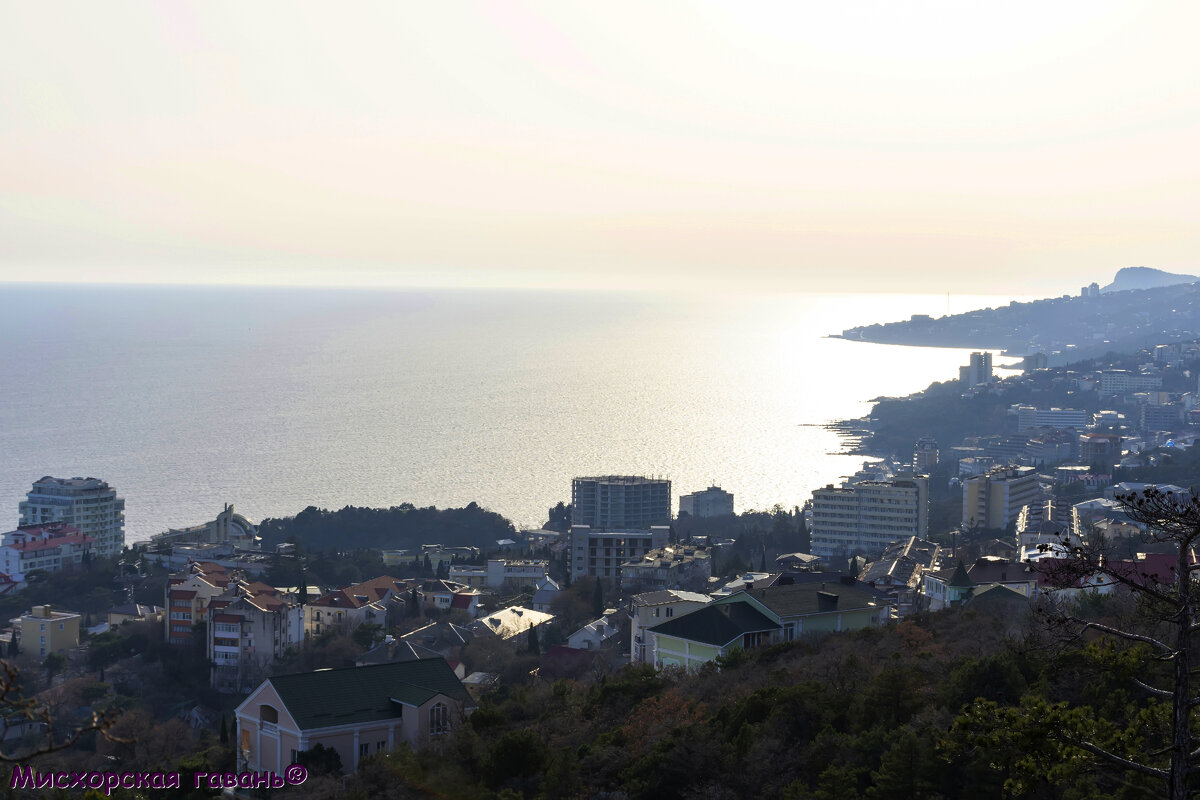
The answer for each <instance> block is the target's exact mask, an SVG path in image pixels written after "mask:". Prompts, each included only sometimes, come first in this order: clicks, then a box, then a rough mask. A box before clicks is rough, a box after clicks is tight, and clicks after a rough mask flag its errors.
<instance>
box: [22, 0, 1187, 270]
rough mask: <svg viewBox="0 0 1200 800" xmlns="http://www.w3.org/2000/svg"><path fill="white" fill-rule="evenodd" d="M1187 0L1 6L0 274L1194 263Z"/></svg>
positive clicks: (1174, 266) (1172, 266) (1177, 266)
mask: <svg viewBox="0 0 1200 800" xmlns="http://www.w3.org/2000/svg"><path fill="white" fill-rule="evenodd" d="M1197 30H1200V4H1197V3H1194V2H1178V3H1176V2H1154V3H1147V2H1103V0H1089V1H1088V2H1081V3H1067V2H1045V0H1039V2H996V0H988V2H966V1H965V0H953V1H950V2H919V1H918V0H903V1H899V0H890V2H855V1H854V0H845V1H844V2H830V0H822V2H797V1H796V0H792V2H785V3H766V2H749V1H748V0H734V1H732V2H713V3H705V2H646V0H640V1H639V2H604V3H598V2H592V3H575V2H563V0H550V1H549V2H544V3H533V2H526V3H508V2H472V3H465V2H452V1H450V2H448V1H446V0H435V1H434V2H410V3H403V2H385V3H319V4H314V3H296V2H286V3H267V2H253V3H244V2H203V3H194V4H185V3H177V2H144V0H139V2H136V3H133V2H128V3H127V2H113V1H112V0H105V2H94V0H90V1H89V2H75V3H68V2H36V1H35V2H29V1H28V0H3V2H2V3H0V280H6V281H12V280H21V281H24V280H54V281H61V280H65V281H73V280H111V281H132V282H154V283H174V282H187V283H191V282H238V283H286V284H327V283H358V284H367V285H377V284H379V285H449V286H460V285H470V286H522V287H524V286H568V287H569V286H601V287H615V288H628V287H633V288H637V287H646V288H655V289H660V288H665V287H674V286H693V287H705V288H721V287H725V286H730V285H745V286H748V287H750V288H754V289H771V288H778V289H798V288H817V289H842V290H846V289H850V290H859V289H862V290H866V289H874V290H901V291H954V292H989V293H1010V292H1011V293H1018V292H1032V293H1062V292H1066V291H1070V292H1075V291H1077V289H1078V287H1079V285H1080V284H1082V283H1088V282H1090V281H1092V280H1098V281H1100V282H1101V283H1104V282H1107V281H1108V280H1111V277H1112V274H1113V272H1115V270H1116V269H1118V268H1119V267H1122V266H1131V265H1146V266H1154V267H1159V268H1161V269H1166V270H1169V271H1173V272H1189V273H1192V272H1200V263H1198V259H1197V254H1198V253H1200V249H1198V247H1197V245H1198V244H1200V224H1197V220H1200V59H1198V58H1197V57H1196V45H1195V42H1194V39H1195V34H1196V31H1197Z"/></svg>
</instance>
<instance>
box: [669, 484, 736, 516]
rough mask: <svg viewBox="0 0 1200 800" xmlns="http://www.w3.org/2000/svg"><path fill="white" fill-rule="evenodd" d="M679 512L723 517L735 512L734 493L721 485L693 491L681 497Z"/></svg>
mask: <svg viewBox="0 0 1200 800" xmlns="http://www.w3.org/2000/svg"><path fill="white" fill-rule="evenodd" d="M679 513H680V514H691V515H692V516H693V517H721V516H726V515H728V514H732V513H733V493H731V492H727V491H725V490H724V489H722V488H721V487H720V486H710V487H708V488H707V489H705V490H704V491H702V492H692V493H691V494H685V495H683V496H681V497H680V498H679Z"/></svg>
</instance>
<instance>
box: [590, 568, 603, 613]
mask: <svg viewBox="0 0 1200 800" xmlns="http://www.w3.org/2000/svg"><path fill="white" fill-rule="evenodd" d="M592 614H593V615H594V618H595V619H599V618H600V617H602V616H604V586H603V584H602V583H601V582H600V579H599V578H596V587H595V588H594V589H592Z"/></svg>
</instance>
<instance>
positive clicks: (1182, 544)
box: [1043, 487, 1200, 800]
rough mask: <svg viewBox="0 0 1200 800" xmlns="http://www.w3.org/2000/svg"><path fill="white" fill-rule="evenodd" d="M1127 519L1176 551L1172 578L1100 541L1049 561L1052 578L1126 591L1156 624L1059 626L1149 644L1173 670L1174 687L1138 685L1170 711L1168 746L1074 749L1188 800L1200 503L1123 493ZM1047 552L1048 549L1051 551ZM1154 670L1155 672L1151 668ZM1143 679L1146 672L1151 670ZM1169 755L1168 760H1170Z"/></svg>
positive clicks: (1155, 658) (1194, 759) (1198, 762)
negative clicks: (1146, 778)
mask: <svg viewBox="0 0 1200 800" xmlns="http://www.w3.org/2000/svg"><path fill="white" fill-rule="evenodd" d="M1117 500H1118V501H1119V502H1120V503H1121V504H1122V506H1123V507H1124V510H1125V513H1126V514H1127V515H1128V516H1129V518H1130V519H1132V520H1134V521H1135V522H1140V523H1143V524H1145V525H1146V526H1147V527H1148V529H1149V531H1150V539H1151V541H1154V542H1158V543H1162V544H1167V545H1169V546H1170V549H1171V554H1172V560H1173V562H1174V564H1173V566H1172V567H1171V570H1170V575H1154V574H1151V573H1149V572H1139V569H1138V566H1137V565H1136V564H1134V563H1131V562H1128V561H1120V560H1117V559H1116V558H1113V552H1114V548H1113V546H1112V543H1111V542H1107V541H1105V540H1103V539H1101V538H1098V537H1093V538H1092V540H1091V541H1089V542H1088V543H1087V544H1086V545H1078V546H1074V547H1071V546H1070V543H1069V541H1068V540H1065V539H1064V541H1063V543H1062V544H1063V546H1066V547H1069V548H1070V558H1066V559H1053V560H1048V561H1049V563H1051V565H1052V566H1051V567H1049V568H1048V569H1049V570H1050V577H1051V578H1052V580H1053V581H1054V582H1055V583H1056V584H1058V585H1060V586H1068V585H1078V584H1079V583H1080V582H1084V585H1087V582H1089V581H1095V580H1097V578H1098V576H1103V578H1104V579H1105V581H1108V582H1115V583H1117V584H1119V585H1121V586H1124V587H1125V588H1126V589H1128V590H1129V591H1130V592H1132V593H1133V595H1134V596H1135V597H1137V598H1138V599H1139V601H1140V606H1141V608H1142V609H1144V610H1145V611H1146V612H1148V615H1149V617H1150V624H1148V625H1145V626H1138V627H1135V626H1133V625H1127V626H1125V627H1117V626H1116V625H1115V624H1108V623H1107V622H1100V621H1096V620H1085V619H1082V618H1080V617H1079V616H1078V615H1075V614H1062V615H1059V616H1057V617H1055V618H1054V620H1053V621H1054V622H1056V623H1057V624H1059V625H1061V626H1063V627H1064V628H1066V629H1068V630H1069V631H1071V632H1072V633H1073V634H1074V635H1076V636H1082V635H1084V634H1086V633H1088V632H1089V631H1095V632H1098V633H1100V634H1103V635H1105V636H1108V637H1112V638H1114V639H1119V640H1124V641H1127V642H1131V643H1133V644H1135V645H1143V646H1145V648H1147V649H1148V652H1149V656H1148V657H1147V658H1146V659H1145V661H1146V662H1147V666H1148V667H1152V666H1153V665H1154V664H1155V662H1157V663H1159V664H1165V665H1169V667H1170V676H1169V677H1168V678H1167V683H1166V685H1165V686H1164V685H1153V684H1152V683H1151V682H1147V681H1143V680H1141V679H1140V678H1133V683H1134V684H1135V685H1136V686H1137V687H1138V688H1139V689H1141V690H1142V691H1144V692H1146V693H1148V694H1149V695H1150V696H1151V697H1153V698H1155V699H1156V700H1158V701H1159V702H1161V703H1163V704H1164V705H1168V706H1169V707H1170V720H1169V724H1168V725H1167V728H1166V730H1165V731H1163V732H1162V733H1163V739H1164V740H1165V741H1164V743H1163V744H1164V746H1163V747H1162V748H1161V749H1159V750H1157V751H1155V752H1151V753H1141V754H1134V753H1130V754H1125V755H1122V754H1121V753H1116V752H1113V751H1112V750H1111V749H1106V748H1105V747H1102V746H1101V745H1099V744H1097V743H1096V742H1094V741H1092V740H1091V739H1089V738H1086V737H1084V736H1071V735H1070V734H1066V735H1067V736H1068V738H1069V740H1070V743H1071V744H1073V745H1075V746H1076V747H1078V748H1080V749H1082V750H1085V751H1087V752H1089V753H1091V754H1093V755H1095V756H1098V757H1100V758H1102V759H1104V760H1106V761H1108V762H1110V763H1112V764H1115V765H1116V766H1118V767H1121V768H1123V769H1127V770H1132V771H1134V772H1138V773H1141V774H1143V775H1147V776H1150V777H1152V778H1158V779H1161V780H1162V781H1163V782H1164V783H1165V784H1166V788H1167V795H1166V796H1167V797H1169V798H1171V800H1186V798H1188V797H1190V796H1191V793H1190V791H1189V789H1188V783H1189V781H1188V778H1189V776H1190V775H1193V774H1196V773H1200V747H1197V744H1200V742H1198V737H1197V736H1196V734H1195V733H1194V732H1193V729H1194V727H1195V724H1196V718H1195V714H1196V708H1197V707H1198V706H1200V696H1197V694H1196V692H1195V691H1194V690H1193V688H1192V683H1193V678H1194V677H1195V673H1196V671H1197V670H1198V669H1200V638H1198V637H1197V634H1198V633H1200V590H1198V589H1197V583H1196V577H1195V576H1197V575H1198V574H1200V562H1198V561H1197V560H1196V556H1195V552H1194V548H1195V547H1196V546H1197V544H1198V543H1200V497H1197V496H1196V495H1194V494H1192V495H1182V494H1172V493H1169V492H1163V491H1160V490H1158V489H1156V488H1153V487H1151V488H1148V489H1146V490H1145V491H1144V492H1142V493H1135V494H1131V495H1118V497H1117ZM1043 547H1045V546H1043ZM1147 671H1149V670H1147ZM1142 674H1143V675H1145V674H1146V673H1145V672H1143V673H1142ZM1164 755H1165V756H1167V759H1166V761H1165V762H1164V761H1163V759H1162V756H1164Z"/></svg>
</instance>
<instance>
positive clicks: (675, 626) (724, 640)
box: [649, 601, 779, 647]
mask: <svg viewBox="0 0 1200 800" xmlns="http://www.w3.org/2000/svg"><path fill="white" fill-rule="evenodd" d="M649 630H651V631H653V632H654V633H662V634H665V635H667V636H675V637H677V638H679V639H688V640H690V641H693V642H702V643H704V644H711V645H716V646H718V647H720V646H722V645H726V644H729V643H730V642H732V641H733V640H734V639H736V638H738V637H739V636H742V635H743V634H747V633H757V632H759V631H777V630H779V624H778V623H775V622H772V621H771V620H770V619H769V618H768V617H766V616H764V615H763V613H762V612H761V611H759V610H758V609H756V608H754V607H753V606H752V605H750V604H749V603H747V602H745V601H739V602H732V603H722V604H720V605H707V606H704V607H702V608H698V609H696V610H695V611H692V612H690V613H688V614H684V615H683V616H682V617H676V618H675V619H669V620H667V621H666V622H663V623H661V624H659V625H655V626H654V627H653V628H650V629H649Z"/></svg>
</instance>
